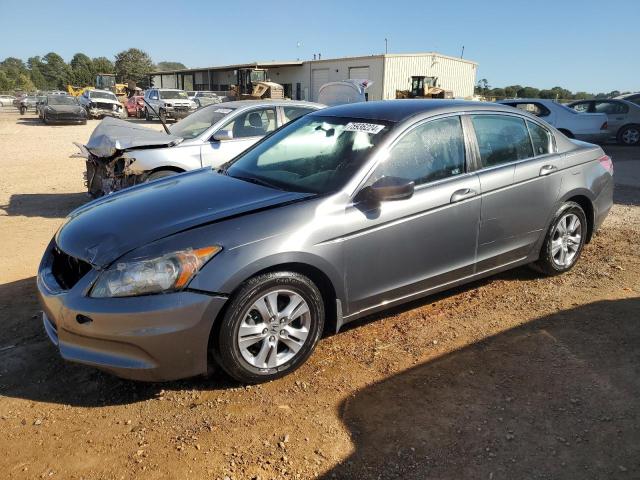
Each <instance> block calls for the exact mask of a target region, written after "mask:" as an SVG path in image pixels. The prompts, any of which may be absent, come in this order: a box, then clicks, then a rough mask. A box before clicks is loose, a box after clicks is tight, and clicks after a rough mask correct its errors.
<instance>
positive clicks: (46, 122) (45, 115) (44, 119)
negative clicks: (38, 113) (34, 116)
mask: <svg viewBox="0 0 640 480" xmlns="http://www.w3.org/2000/svg"><path fill="white" fill-rule="evenodd" d="M42 121H43V122H44V124H45V125H49V120H48V119H47V114H46V113H45V114H43V115H42Z"/></svg>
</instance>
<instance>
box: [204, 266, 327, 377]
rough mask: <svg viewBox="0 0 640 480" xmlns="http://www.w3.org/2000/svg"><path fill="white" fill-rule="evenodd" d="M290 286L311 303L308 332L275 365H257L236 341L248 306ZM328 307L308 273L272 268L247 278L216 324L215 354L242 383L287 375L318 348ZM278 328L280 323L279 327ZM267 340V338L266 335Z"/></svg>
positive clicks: (220, 363)
mask: <svg viewBox="0 0 640 480" xmlns="http://www.w3.org/2000/svg"><path fill="white" fill-rule="evenodd" d="M283 289H285V290H287V291H290V292H294V293H295V294H297V295H299V296H300V297H302V298H303V299H304V300H305V302H306V303H307V305H308V307H309V318H310V322H309V333H308V336H307V338H306V339H305V341H304V344H303V345H302V347H301V348H300V350H299V351H298V352H296V353H295V354H294V356H293V357H292V358H290V359H289V360H288V361H286V362H285V363H283V364H281V365H279V366H276V367H273V368H258V367H256V366H254V365H252V364H250V363H249V362H248V361H247V360H245V358H244V357H243V356H242V353H241V351H240V347H239V345H238V343H237V342H236V338H237V335H238V331H239V328H240V325H241V323H242V321H243V320H244V318H245V317H246V316H247V315H248V314H249V312H248V309H249V308H251V306H252V305H253V304H254V302H256V301H257V300H258V299H260V297H262V296H264V295H266V294H268V293H269V292H273V291H275V290H283ZM324 317H325V308H324V303H323V300H322V295H321V294H320V291H319V290H318V287H316V285H315V284H314V283H313V282H312V281H311V280H310V279H309V278H307V277H305V276H304V275H301V274H299V273H295V272H272V273H266V274H263V275H258V276H256V277H253V278H251V279H249V280H248V281H246V282H245V283H244V284H243V285H242V286H241V287H240V288H239V289H238V290H237V291H236V293H234V295H233V296H232V298H231V299H230V300H229V304H228V306H227V308H226V310H225V314H224V316H223V318H221V319H220V320H219V322H218V324H217V325H216V328H214V332H213V334H212V341H211V345H212V348H213V352H212V353H213V356H214V358H215V359H216V361H217V363H218V364H219V365H220V366H221V367H222V369H223V370H224V371H225V372H226V373H227V374H228V375H229V376H230V377H232V378H234V379H235V380H237V381H239V382H241V383H245V384H246V383H261V382H267V381H270V380H274V379H276V378H279V377H282V376H284V375H287V374H289V373H291V372H293V371H294V370H296V369H297V368H298V367H300V366H301V365H302V364H303V363H304V362H305V361H306V360H307V358H309V356H310V355H311V353H312V352H313V350H314V349H315V347H316V345H317V344H318V341H319V340H320V336H321V335H322V331H323V328H324V320H325V318H324ZM278 328H279V327H278ZM265 341H266V338H265Z"/></svg>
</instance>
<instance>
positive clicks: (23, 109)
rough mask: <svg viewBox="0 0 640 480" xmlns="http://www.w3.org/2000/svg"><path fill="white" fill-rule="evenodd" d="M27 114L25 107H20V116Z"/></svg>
mask: <svg viewBox="0 0 640 480" xmlns="http://www.w3.org/2000/svg"><path fill="white" fill-rule="evenodd" d="M25 113H27V107H20V115H24V114H25Z"/></svg>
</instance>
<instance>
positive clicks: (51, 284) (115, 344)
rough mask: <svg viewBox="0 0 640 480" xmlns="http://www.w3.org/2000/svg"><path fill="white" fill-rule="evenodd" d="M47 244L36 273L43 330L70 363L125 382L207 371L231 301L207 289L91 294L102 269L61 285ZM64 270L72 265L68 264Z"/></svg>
mask: <svg viewBox="0 0 640 480" xmlns="http://www.w3.org/2000/svg"><path fill="white" fill-rule="evenodd" d="M54 248H56V247H55V245H54V242H53V241H52V243H51V244H50V245H49V247H48V248H47V251H46V253H45V256H44V258H43V261H42V264H41V266H40V268H39V271H38V277H37V288H38V297H39V301H40V304H41V306H42V311H43V312H42V323H43V327H44V330H45V332H46V334H47V336H48V337H49V339H50V340H51V342H52V343H53V344H54V345H55V346H56V347H57V349H58V350H59V352H60V355H61V356H62V357H63V358H64V359H65V360H68V361H71V362H75V363H82V364H85V365H91V366H94V367H98V368H100V369H102V370H105V371H108V372H110V373H113V374H115V375H117V376H119V377H123V378H130V379H134V380H145V381H167V380H176V379H179V378H186V377H192V376H196V375H202V374H206V373H207V371H208V369H209V364H208V347H209V345H208V342H209V335H210V332H211V328H212V325H213V322H214V320H215V319H216V317H217V316H218V314H219V313H220V311H221V310H222V307H223V306H224V304H225V302H226V298H225V297H223V296H219V295H213V294H205V293H202V292H192V291H188V290H185V291H180V292H174V293H167V294H158V295H147V296H139V297H123V298H91V297H89V296H88V295H87V292H88V291H89V290H90V287H91V285H92V284H93V282H94V281H95V279H96V277H97V275H98V271H97V270H95V269H90V270H89V271H88V272H87V273H85V274H84V275H81V276H80V275H78V276H79V277H80V278H79V279H77V283H76V284H73V285H67V286H66V287H62V286H61V285H60V283H59V281H58V279H57V277H56V274H57V273H59V272H58V271H57V270H56V268H57V267H55V266H54V264H53V262H52V254H51V251H52V249H54ZM65 265H66V264H65Z"/></svg>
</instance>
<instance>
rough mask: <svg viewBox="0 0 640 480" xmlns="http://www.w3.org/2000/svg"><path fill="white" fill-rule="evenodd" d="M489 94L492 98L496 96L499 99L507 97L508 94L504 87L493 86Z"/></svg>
mask: <svg viewBox="0 0 640 480" xmlns="http://www.w3.org/2000/svg"><path fill="white" fill-rule="evenodd" d="M489 96H490V97H491V98H496V99H498V100H502V99H503V98H505V97H506V96H507V94H506V92H505V91H504V88H492V89H491V90H490V91H489Z"/></svg>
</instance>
